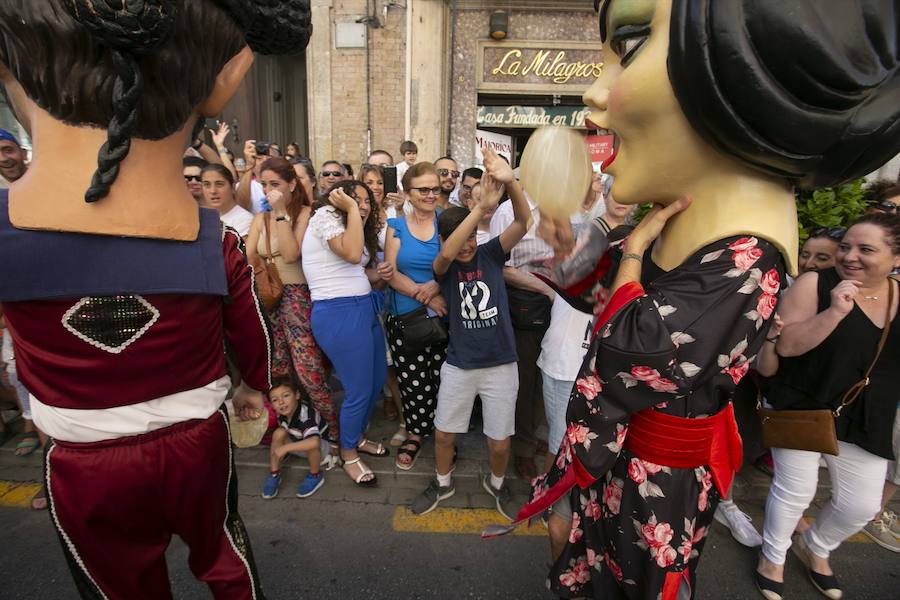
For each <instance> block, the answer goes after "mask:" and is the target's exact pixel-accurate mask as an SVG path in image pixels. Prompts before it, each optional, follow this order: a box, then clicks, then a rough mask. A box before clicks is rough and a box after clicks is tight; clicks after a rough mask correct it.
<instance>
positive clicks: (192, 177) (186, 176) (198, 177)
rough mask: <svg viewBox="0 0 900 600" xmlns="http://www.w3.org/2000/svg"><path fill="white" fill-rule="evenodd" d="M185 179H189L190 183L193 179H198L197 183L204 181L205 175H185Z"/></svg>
mask: <svg viewBox="0 0 900 600" xmlns="http://www.w3.org/2000/svg"><path fill="white" fill-rule="evenodd" d="M184 180H185V181H187V182H188V183H190V182H192V181H196V182H197V183H200V182H201V181H203V177H201V176H200V175H185V176H184Z"/></svg>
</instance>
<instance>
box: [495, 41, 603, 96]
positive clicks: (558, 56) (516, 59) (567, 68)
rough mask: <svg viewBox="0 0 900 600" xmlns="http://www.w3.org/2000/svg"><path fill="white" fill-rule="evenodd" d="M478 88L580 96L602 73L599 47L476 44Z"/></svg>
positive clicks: (565, 44)
mask: <svg viewBox="0 0 900 600" xmlns="http://www.w3.org/2000/svg"><path fill="white" fill-rule="evenodd" d="M477 72H478V89H479V91H491V92H510V93H513V92H537V93H548V92H549V93H553V94H572V93H574V94H579V95H580V94H581V93H583V92H584V90H586V89H587V88H588V87H590V85H591V84H592V83H594V81H595V80H596V79H597V78H598V77H599V76H600V74H601V73H602V72H603V62H602V61H601V60H600V44H597V43H587V42H549V41H518V40H516V41H504V42H493V41H485V40H482V41H479V42H478V71H477Z"/></svg>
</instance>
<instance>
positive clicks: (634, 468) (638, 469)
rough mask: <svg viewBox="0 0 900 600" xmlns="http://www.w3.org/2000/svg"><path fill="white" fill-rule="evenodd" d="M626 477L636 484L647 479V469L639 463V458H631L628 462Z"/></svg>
mask: <svg viewBox="0 0 900 600" xmlns="http://www.w3.org/2000/svg"><path fill="white" fill-rule="evenodd" d="M628 478H629V479H631V480H632V481H633V482H635V483H637V484H641V483H644V482H645V481H647V469H645V468H644V465H642V464H641V461H640V459H638V458H632V459H631V462H630V463H628Z"/></svg>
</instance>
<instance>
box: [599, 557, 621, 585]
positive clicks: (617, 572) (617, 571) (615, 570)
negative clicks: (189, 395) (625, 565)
mask: <svg viewBox="0 0 900 600" xmlns="http://www.w3.org/2000/svg"><path fill="white" fill-rule="evenodd" d="M603 562H605V563H606V566H607V567H609V570H610V571H612V574H613V577H615V578H616V581H619V582H621V581H622V567H620V566H619V563H617V562H616V561H615V560H613V558H612V557H611V556H610V555H609V552H604V553H603Z"/></svg>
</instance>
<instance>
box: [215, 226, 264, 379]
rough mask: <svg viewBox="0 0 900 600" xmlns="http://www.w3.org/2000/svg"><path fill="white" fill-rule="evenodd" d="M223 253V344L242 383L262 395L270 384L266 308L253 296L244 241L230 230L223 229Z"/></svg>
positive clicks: (251, 270) (254, 289)
mask: <svg viewBox="0 0 900 600" xmlns="http://www.w3.org/2000/svg"><path fill="white" fill-rule="evenodd" d="M222 252H223V253H224V254H225V273H226V275H227V277H228V298H227V299H226V301H225V308H224V327H225V340H226V343H227V345H228V349H229V351H230V354H231V356H232V358H233V359H234V361H235V362H236V363H237V366H238V369H239V370H240V372H241V377H243V380H244V382H245V383H246V384H247V385H248V386H249V387H251V388H253V389H255V390H260V391H263V392H265V391H268V389H269V387H270V386H271V383H272V380H271V362H272V333H271V330H270V328H269V321H268V318H267V317H266V311H265V308H264V307H263V305H262V302H261V301H260V299H259V298H258V297H257V295H256V285H255V284H254V282H253V269H252V268H251V267H250V265H249V264H248V263H247V256H246V254H245V252H244V241H243V239H241V236H240V235H238V233H237V232H236V231H235V230H233V229H231V228H230V227H226V228H225V233H224V236H223V240H222Z"/></svg>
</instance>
